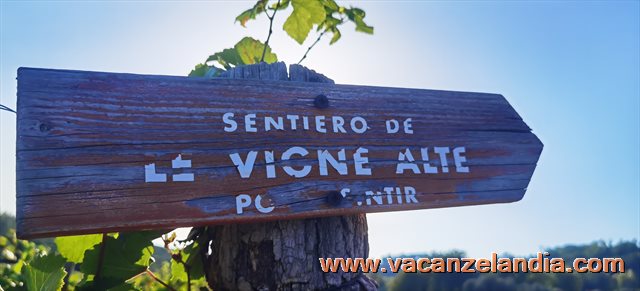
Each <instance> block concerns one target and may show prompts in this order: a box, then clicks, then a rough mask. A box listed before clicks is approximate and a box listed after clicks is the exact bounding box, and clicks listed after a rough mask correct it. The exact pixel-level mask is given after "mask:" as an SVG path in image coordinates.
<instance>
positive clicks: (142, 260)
mask: <svg viewBox="0 0 640 291" xmlns="http://www.w3.org/2000/svg"><path fill="white" fill-rule="evenodd" d="M159 236H160V235H159V233H157V232H132V233H121V234H120V235H119V236H118V238H114V237H111V236H109V237H107V239H106V240H105V241H104V242H103V243H101V244H98V245H95V246H94V247H93V248H91V249H89V250H87V251H86V252H85V254H84V261H83V263H82V265H81V267H80V270H81V271H82V272H83V273H85V274H87V275H94V276H95V275H97V272H98V269H100V277H99V278H94V280H93V284H95V285H94V286H100V289H107V288H113V287H116V286H118V285H120V284H123V283H124V281H126V280H128V279H129V278H131V277H133V276H135V275H137V274H139V273H141V272H143V271H144V270H146V268H147V267H148V266H149V264H150V263H151V255H153V251H154V249H153V244H152V243H151V241H152V240H153V239H154V238H157V237H159ZM102 248H104V249H102ZM101 252H103V255H102V259H100V257H101V255H100V254H101ZM100 260H102V264H101V266H100V268H98V265H99V262H100Z"/></svg>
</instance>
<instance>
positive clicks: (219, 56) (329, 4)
mask: <svg viewBox="0 0 640 291" xmlns="http://www.w3.org/2000/svg"><path fill="white" fill-rule="evenodd" d="M289 6H291V7H292V9H291V14H289V16H288V17H287V19H286V20H285V22H284V24H283V26H282V28H283V30H284V31H285V32H286V33H287V35H289V36H290V37H291V38H292V39H293V40H295V41H296V42H297V43H298V44H303V43H304V42H305V40H306V39H307V38H308V36H309V34H310V33H311V31H312V29H313V27H314V26H315V27H316V32H317V33H318V34H319V35H318V38H317V39H316V41H315V42H314V43H313V44H312V45H311V46H310V47H309V48H308V49H307V52H306V53H305V54H304V56H303V57H302V59H301V60H300V62H301V61H302V60H304V59H305V58H306V56H307V54H308V53H309V51H310V50H311V48H313V47H314V45H315V44H316V43H317V42H318V41H320V39H321V38H322V36H324V35H325V34H326V33H331V35H332V36H331V40H330V41H329V44H330V45H332V44H334V43H336V42H337V41H338V40H340V38H341V37H342V33H341V32H340V28H339V27H340V26H341V25H342V24H344V23H345V22H347V21H350V22H352V23H354V24H355V28H356V31H359V32H364V33H368V34H372V33H373V27H372V26H369V25H367V24H366V23H365V21H364V18H365V16H366V14H365V12H364V10H362V9H360V8H356V7H350V8H346V7H342V6H340V5H338V4H337V3H336V2H335V1H334V0H278V1H271V3H269V0H258V1H256V2H255V4H254V5H253V7H251V8H249V9H247V10H245V11H243V12H242V13H240V15H238V16H237V17H236V18H235V21H236V22H240V25H242V26H243V27H246V25H247V23H248V22H249V20H253V19H256V17H257V16H259V15H261V14H266V16H267V17H268V18H269V21H270V24H269V35H268V37H267V40H266V41H265V42H264V43H263V42H261V41H259V40H256V39H254V38H251V37H244V38H242V39H241V40H240V41H239V42H238V43H236V44H235V45H234V46H233V47H232V48H226V49H224V50H222V51H220V52H216V53H214V54H212V55H210V56H209V57H208V58H207V59H206V60H205V61H204V62H203V63H200V64H197V65H196V66H195V68H194V69H193V70H191V72H190V73H189V77H215V76H218V75H219V74H220V73H221V72H222V71H224V70H229V69H231V68H233V67H236V66H241V65H251V64H257V63H259V62H261V61H264V62H266V63H268V64H271V63H274V62H277V61H278V57H277V56H276V54H275V53H273V52H272V50H271V47H270V46H269V39H270V38H271V34H272V33H273V30H272V25H273V19H274V18H275V16H276V12H278V11H281V10H286V9H287V8H288V7H289Z"/></svg>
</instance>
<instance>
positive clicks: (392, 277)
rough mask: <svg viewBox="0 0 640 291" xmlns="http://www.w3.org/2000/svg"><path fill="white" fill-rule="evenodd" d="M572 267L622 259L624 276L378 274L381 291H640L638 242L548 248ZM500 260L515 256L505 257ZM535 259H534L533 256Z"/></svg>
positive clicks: (445, 255) (450, 254)
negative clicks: (577, 260) (578, 262)
mask: <svg viewBox="0 0 640 291" xmlns="http://www.w3.org/2000/svg"><path fill="white" fill-rule="evenodd" d="M545 251H546V252H548V253H549V254H550V257H558V258H563V259H564V260H565V262H566V264H567V266H568V267H571V264H572V263H573V260H574V259H575V258H622V259H624V261H625V272H624V273H615V274H612V273H602V272H601V273H577V272H573V273H530V272H529V273H498V274H495V273H419V272H417V273H402V272H401V273H398V274H390V273H385V274H382V273H377V274H370V276H372V277H373V278H374V279H375V280H376V281H377V282H378V284H379V285H380V288H379V290H423V291H431V290H433V291H436V290H461V291H501V290H519V291H547V290H554V291H555V290H619V291H622V290H625V291H626V290H630V291H631V290H640V276H639V275H640V245H639V244H638V242H637V241H621V242H618V243H615V244H613V243H605V242H603V241H599V242H593V243H590V244H585V245H567V246H561V247H555V248H551V249H546V250H545ZM397 257H402V258H464V257H466V256H465V253H464V252H461V251H450V252H446V253H431V254H426V253H425V254H412V255H401V256H397ZM500 257H510V258H512V257H514V256H511V255H501V256H500ZM529 257H533V256H529Z"/></svg>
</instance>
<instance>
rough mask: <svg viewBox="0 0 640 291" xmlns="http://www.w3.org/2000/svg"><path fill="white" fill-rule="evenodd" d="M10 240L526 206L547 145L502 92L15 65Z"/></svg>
mask: <svg viewBox="0 0 640 291" xmlns="http://www.w3.org/2000/svg"><path fill="white" fill-rule="evenodd" d="M17 123H18V125H17V126H18V129H17V135H18V137H17V218H18V221H17V222H18V225H17V227H18V233H19V236H20V237H24V238H33V237H42V236H52V235H64V234H81V233H96V232H107V231H109V232H110V231H124V230H137V229H152V228H169V227H178V226H190V225H204V224H215V223H236V222H238V223H239V222H255V221H265V220H273V219H294V218H306V217H317V216H329V215H344V214H353V213H361V212H381V211H396V210H411V209H423V208H436V207H450V206H462V205H475V204H487V203H503V202H512V201H517V200H520V199H521V198H522V197H523V195H524V193H525V190H526V188H527V185H528V183H529V180H530V179H531V175H532V174H533V171H534V169H535V167H536V162H537V161H538V157H539V155H540V153H541V151H542V143H541V142H540V141H539V140H538V138H536V136H535V135H534V134H533V133H531V130H530V128H529V127H527V125H526V124H525V123H524V122H523V121H522V119H521V118H520V116H519V115H518V114H517V113H516V112H515V111H514V109H513V108H512V107H511V106H510V105H509V103H508V102H507V101H506V100H505V98H504V97H502V96H501V95H497V94H486V93H467V92H450V91H435V90H416V89H399V88H382V87H367V86H349V85H334V84H318V83H301V82H293V81H290V82H284V81H260V80H231V79H200V78H186V77H169V76H146V75H133V74H114V73H98V72H81V71H65V70H48V69H30V68H21V69H20V70H19V71H18V122H17Z"/></svg>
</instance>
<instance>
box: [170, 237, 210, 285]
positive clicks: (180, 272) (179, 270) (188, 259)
mask: <svg viewBox="0 0 640 291" xmlns="http://www.w3.org/2000/svg"><path fill="white" fill-rule="evenodd" d="M203 245H205V244H201V242H200V241H195V242H193V243H192V244H190V245H188V246H187V247H185V248H184V250H182V251H181V252H180V254H181V258H182V262H177V261H176V260H171V281H174V282H177V281H182V282H187V272H186V268H185V265H186V266H187V267H188V268H189V277H190V279H191V280H192V281H195V280H198V279H200V278H203V277H204V269H203V266H202V257H201V253H200V250H201V249H200V248H201V246H203Z"/></svg>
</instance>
